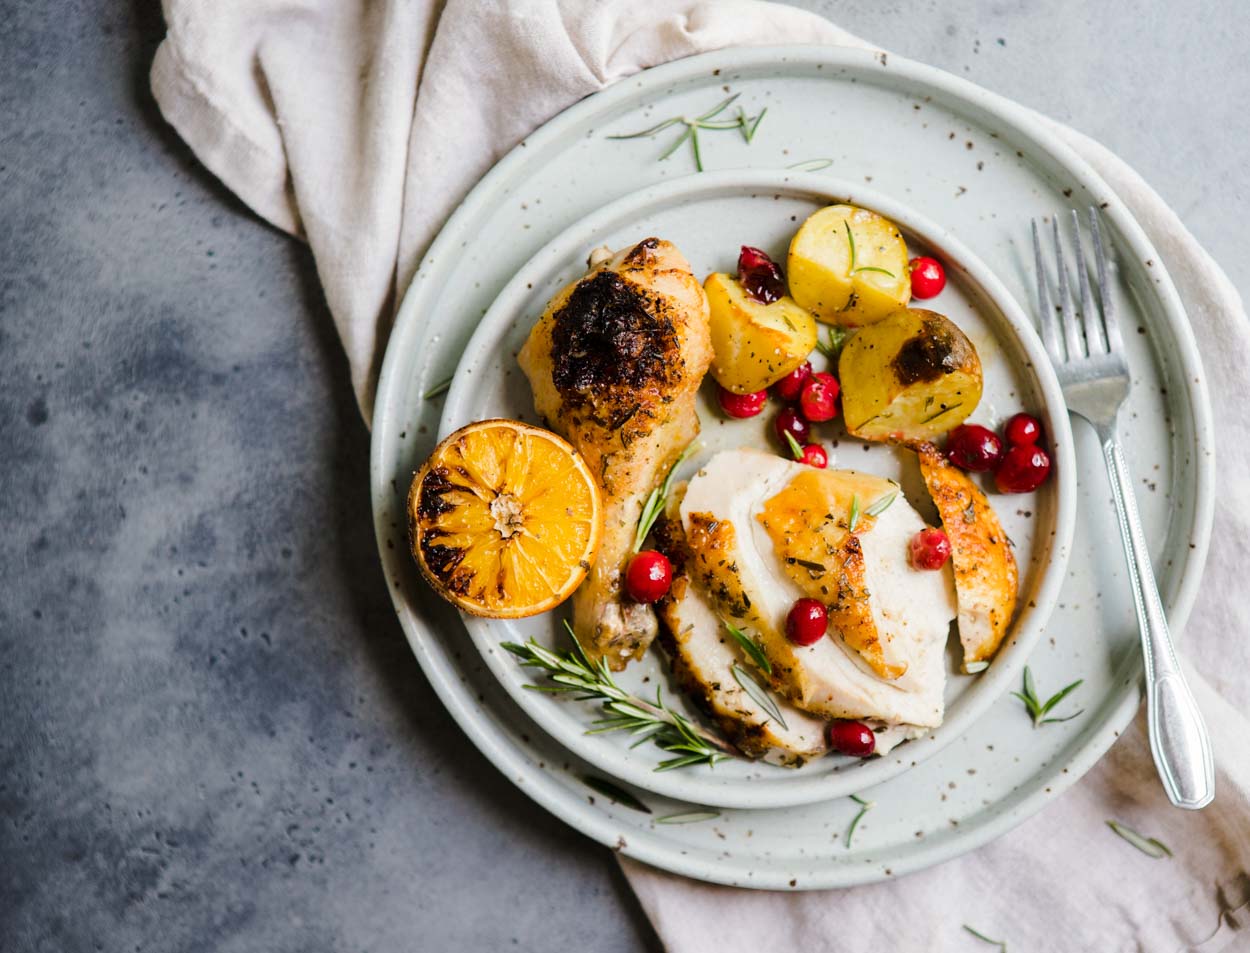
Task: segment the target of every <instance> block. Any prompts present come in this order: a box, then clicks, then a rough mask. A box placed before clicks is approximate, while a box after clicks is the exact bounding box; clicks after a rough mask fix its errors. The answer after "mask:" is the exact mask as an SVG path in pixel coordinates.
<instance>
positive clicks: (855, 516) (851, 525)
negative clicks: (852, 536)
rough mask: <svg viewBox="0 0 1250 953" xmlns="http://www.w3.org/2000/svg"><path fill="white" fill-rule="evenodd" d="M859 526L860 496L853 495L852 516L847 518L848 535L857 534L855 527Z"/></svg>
mask: <svg viewBox="0 0 1250 953" xmlns="http://www.w3.org/2000/svg"><path fill="white" fill-rule="evenodd" d="M858 525H859V494H858V493H852V494H851V514H850V516H848V517H847V518H846V531H847V532H848V533H853V532H855V527H856V526H858Z"/></svg>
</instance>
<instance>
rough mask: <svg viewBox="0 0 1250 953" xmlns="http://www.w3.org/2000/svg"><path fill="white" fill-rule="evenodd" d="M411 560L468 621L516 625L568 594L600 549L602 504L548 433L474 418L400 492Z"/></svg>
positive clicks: (570, 455)
mask: <svg viewBox="0 0 1250 953" xmlns="http://www.w3.org/2000/svg"><path fill="white" fill-rule="evenodd" d="M408 529H409V535H410V537H411V541H412V554H413V556H414V557H416V560H417V565H419V566H420V567H421V571H422V572H423V573H424V574H425V577H426V579H428V580H429V581H430V585H432V586H433V587H434V589H435V590H436V591H437V592H438V594H439V595H441V596H442V597H443V598H444V599H446V600H447V601H448V602H451V603H454V604H455V605H457V606H459V607H460V608H461V609H463V610H465V611H466V612H470V613H472V614H473V615H480V616H490V617H492V618H496V619H516V618H521V617H523V616H530V615H537V614H538V613H540V612H546V611H547V610H548V609H552V608H554V607H556V606H558V605H559V604H560V603H561V602H563V601H564V600H565V599H567V598H568V597H569V596H571V595H572V594H573V590H574V589H576V588H577V587H578V585H579V584H580V583H581V581H582V579H584V578H585V576H586V573H587V572H589V571H590V567H591V564H592V563H593V562H594V559H595V556H596V555H597V553H598V551H599V541H600V539H601V538H602V537H603V505H602V502H601V500H600V496H599V486H598V484H597V483H596V482H595V478H594V476H593V475H592V474H591V472H590V470H589V468H588V467H587V466H586V461H585V460H583V459H582V456H581V454H579V453H578V452H577V451H576V450H574V449H573V448H572V447H571V446H570V445H569V444H568V443H567V442H565V441H564V440H562V439H561V438H560V437H558V436H556V435H555V434H553V433H551V432H550V431H548V430H543V429H542V428H540V427H532V426H530V425H529V424H524V423H521V422H520V421H516V420H502V419H500V420H482V421H478V422H477V423H473V424H469V425H468V426H467V427H462V428H461V429H460V430H457V431H456V432H455V433H453V434H452V435H451V436H450V437H448V438H447V439H446V440H444V441H443V442H442V443H440V444H439V445H438V446H437V447H436V448H435V450H434V452H433V453H432V454H431V455H430V458H429V459H428V460H427V461H426V462H425V466H423V467H422V468H421V469H420V471H418V473H417V475H416V476H415V477H414V478H413V481H412V489H411V490H410V491H409V493H408Z"/></svg>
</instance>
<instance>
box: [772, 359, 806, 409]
mask: <svg viewBox="0 0 1250 953" xmlns="http://www.w3.org/2000/svg"><path fill="white" fill-rule="evenodd" d="M811 376H812V362H811V361H804V362H803V363H802V364H800V365H799V366H798V367H796V368H795V369H794V370H792V371H791V372H790V373H789V374H787V375H786V376H785V377H783V378H782V379H781V380H779V381H777V383H775V384H774V385H773V393H774V394H776V395H777V396H778V397H779V398H780V399H781V400H784V401H785V402H786V403H788V404H792V403H794V402H795V401H796V400H798V399H799V394H800V393H802V391H803V385H804V384H805V383H806V382H807V379H808V378H809V377H811Z"/></svg>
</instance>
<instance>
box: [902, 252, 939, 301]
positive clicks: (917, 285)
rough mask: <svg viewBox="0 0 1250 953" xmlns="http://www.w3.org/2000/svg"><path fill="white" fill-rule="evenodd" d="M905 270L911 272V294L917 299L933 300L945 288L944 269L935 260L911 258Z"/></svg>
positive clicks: (922, 257)
mask: <svg viewBox="0 0 1250 953" xmlns="http://www.w3.org/2000/svg"><path fill="white" fill-rule="evenodd" d="M907 270H908V271H910V272H911V293H912V294H913V295H915V296H916V297H917V298H934V297H936V296H937V295H939V294H941V293H942V289H943V288H945V287H946V269H945V268H943V267H942V263H941V262H940V261H938V260H937V259H936V258H929V257H927V256H921V257H920V258H913V259H912V260H911V261H910V262H909V263H908V265H907Z"/></svg>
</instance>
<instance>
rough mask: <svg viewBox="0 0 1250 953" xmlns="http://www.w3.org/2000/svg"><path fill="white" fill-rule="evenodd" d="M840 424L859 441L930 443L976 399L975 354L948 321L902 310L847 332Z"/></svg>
mask: <svg viewBox="0 0 1250 953" xmlns="http://www.w3.org/2000/svg"><path fill="white" fill-rule="evenodd" d="M838 376H839V378H840V379H841V383H842V415H843V417H844V418H845V420H846V429H847V430H848V431H849V432H850V433H851V434H853V435H854V436H856V437H860V438H862V439H864V440H898V441H902V442H908V443H910V442H914V441H918V440H930V439H932V438H933V437H935V436H937V435H938V434H941V433H945V432H946V431H948V430H950V429H951V428H952V427H955V426H956V425H957V424H960V423H962V422H963V421H964V420H965V419H966V418H967V417H968V416H969V415H970V414H971V413H972V412H973V411H974V410H975V409H976V406H977V404H978V403H979V402H980V400H981V359H980V358H979V357H978V356H977V351H976V348H974V347H973V346H972V342H971V341H969V340H968V338H967V336H966V335H965V334H964V333H963V331H961V330H959V328H958V327H956V326H955V324H954V322H953V321H951V320H950V319H949V318H947V317H945V316H944V315H940V314H938V313H937V312H936V311H925V310H922V309H920V308H904V309H902V310H899V311H895V312H894V313H893V314H891V315H890V316H889V317H887V318H885V319H884V320H883V321H878V322H877V323H876V324H871V325H869V326H868V327H866V328H862V329H860V330H859V331H857V332H856V333H855V334H854V335H852V337H851V339H850V340H849V341H848V342H847V343H846V346H845V347H844V348H843V349H842V356H841V358H840V359H839V360H838Z"/></svg>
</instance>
